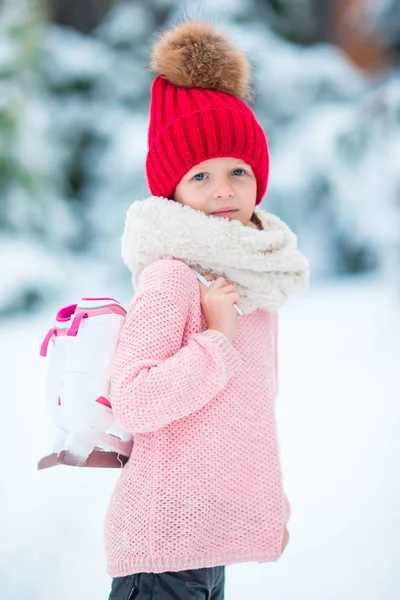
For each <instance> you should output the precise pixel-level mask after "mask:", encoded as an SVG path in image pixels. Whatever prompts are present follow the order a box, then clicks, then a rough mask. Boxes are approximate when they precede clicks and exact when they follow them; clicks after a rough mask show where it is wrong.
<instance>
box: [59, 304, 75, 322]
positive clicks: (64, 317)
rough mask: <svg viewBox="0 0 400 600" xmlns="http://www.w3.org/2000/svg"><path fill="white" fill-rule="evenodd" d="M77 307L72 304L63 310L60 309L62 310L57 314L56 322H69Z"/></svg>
mask: <svg viewBox="0 0 400 600" xmlns="http://www.w3.org/2000/svg"><path fill="white" fill-rule="evenodd" d="M76 307H77V305H76V304H70V305H69V306H64V307H63V308H60V310H59V311H58V313H57V314H56V321H61V322H62V321H69V319H70V317H71V315H73V314H74V312H75V309H76Z"/></svg>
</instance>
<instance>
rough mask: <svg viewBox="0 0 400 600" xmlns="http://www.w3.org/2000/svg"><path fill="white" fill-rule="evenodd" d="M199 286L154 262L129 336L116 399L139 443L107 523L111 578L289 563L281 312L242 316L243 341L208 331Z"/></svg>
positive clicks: (118, 367)
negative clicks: (280, 412)
mask: <svg viewBox="0 0 400 600" xmlns="http://www.w3.org/2000/svg"><path fill="white" fill-rule="evenodd" d="M199 285H200V284H199V282H198V280H197V278H196V275H195V273H194V271H193V270H192V269H191V268H190V267H189V266H188V265H186V264H185V263H184V262H182V261H180V260H174V259H161V260H158V261H155V262H153V263H152V264H150V265H149V266H148V267H146V268H145V269H144V270H143V272H142V274H141V276H140V279H139V282H138V286H137V289H136V294H135V297H134V299H133V301H132V303H131V306H130V307H129V310H128V314H127V317H126V322H125V324H124V327H123V329H122V332H121V338H120V342H119V345H118V349H117V354H116V360H115V363H114V366H113V374H112V380H111V404H112V406H113V411H114V414H115V416H116V418H117V419H118V420H119V421H120V423H121V425H122V426H123V427H124V428H125V429H127V430H128V431H131V432H132V433H133V434H134V446H133V451H132V456H131V458H130V460H129V461H128V462H127V464H126V465H125V467H124V468H123V469H122V471H121V474H120V477H119V479H118V481H117V484H116V486H115V488H114V490H113V493H112V496H111V500H110V504H109V507H108V510H107V514H106V518H105V523H104V536H105V549H106V558H107V565H108V572H109V574H110V576H111V577H118V576H123V575H128V574H133V573H137V572H153V573H160V572H163V571H180V570H184V569H197V568H202V567H212V566H218V565H228V564H233V563H241V562H251V561H257V562H267V561H276V560H278V559H279V557H280V556H281V546H282V538H283V529H284V523H285V522H287V520H288V519H289V516H290V505H289V503H288V501H287V498H286V496H285V494H284V492H283V485H282V474H281V466H280V455H279V452H280V451H279V441H278V438H277V428H276V421H275V414H274V404H275V399H276V396H277V391H278V384H277V371H278V366H277V328H278V313H277V312H268V311H265V310H261V309H258V310H256V311H254V312H253V313H251V314H248V315H244V316H240V317H239V330H238V334H237V336H236V338H235V339H234V341H233V343H231V342H230V340H229V339H228V338H227V337H226V336H225V335H224V334H223V333H221V332H219V331H216V330H212V329H207V322H206V319H205V315H204V312H203V311H202V308H201V304H200V289H199Z"/></svg>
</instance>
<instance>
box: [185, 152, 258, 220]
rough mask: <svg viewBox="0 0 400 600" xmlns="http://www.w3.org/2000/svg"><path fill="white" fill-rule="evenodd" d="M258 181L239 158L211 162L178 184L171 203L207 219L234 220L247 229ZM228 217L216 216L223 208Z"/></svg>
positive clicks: (190, 172) (192, 170)
mask: <svg viewBox="0 0 400 600" xmlns="http://www.w3.org/2000/svg"><path fill="white" fill-rule="evenodd" d="M256 195H257V180H256V178H255V175H254V173H253V170H252V168H251V167H250V166H249V165H248V164H247V163H245V162H244V161H242V160H241V159H240V158H231V157H227V158H211V159H209V160H205V161H204V162H201V163H199V164H198V165H196V166H195V167H193V168H192V169H191V170H190V171H188V172H187V173H186V175H184V176H183V177H182V179H181V181H180V182H179V183H178V185H177V187H176V189H175V192H174V199H175V200H176V201H177V202H179V203H180V204H188V205H189V206H191V207H192V208H194V209H195V210H201V211H203V212H204V213H206V214H207V215H213V216H215V217H220V218H221V217H227V218H228V219H230V220H232V219H237V220H239V221H241V222H242V224H243V225H247V224H248V223H249V221H250V217H251V215H252V214H253V211H254V207H255V205H256ZM226 207H229V208H231V209H233V212H230V213H220V214H218V213H215V211H218V210H221V209H222V208H226Z"/></svg>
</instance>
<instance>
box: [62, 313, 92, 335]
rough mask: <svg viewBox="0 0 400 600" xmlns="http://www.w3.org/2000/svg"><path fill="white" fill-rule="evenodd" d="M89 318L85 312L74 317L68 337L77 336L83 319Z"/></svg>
mask: <svg viewBox="0 0 400 600" xmlns="http://www.w3.org/2000/svg"><path fill="white" fill-rule="evenodd" d="M87 316H88V315H87V313H85V312H81V313H79V314H78V315H76V316H75V317H74V320H73V321H72V324H71V326H70V328H69V329H68V333H67V335H70V336H76V335H77V333H78V331H79V326H80V324H81V321H82V319H85V318H86V317H87Z"/></svg>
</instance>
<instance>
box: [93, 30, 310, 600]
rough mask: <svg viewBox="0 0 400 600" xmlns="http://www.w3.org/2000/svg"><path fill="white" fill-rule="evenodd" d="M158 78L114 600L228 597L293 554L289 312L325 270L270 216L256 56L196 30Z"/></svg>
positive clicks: (140, 210)
mask: <svg viewBox="0 0 400 600" xmlns="http://www.w3.org/2000/svg"><path fill="white" fill-rule="evenodd" d="M152 69H153V70H154V71H156V72H157V73H158V75H157V76H156V78H155V80H154V81H153V85H152V90H151V108H150V125H149V138H148V142H149V149H148V155H147V160H146V172H147V178H148V183H149V187H150V191H151V193H152V196H151V197H149V198H147V199H146V200H139V201H135V202H134V203H133V204H132V205H131V207H130V208H129V210H128V213H127V217H126V222H125V229H124V233H123V237H122V256H123V259H124V261H125V263H126V264H127V266H128V267H129V268H130V270H131V272H132V281H133V285H134V288H135V297H134V299H133V301H132V303H131V305H130V307H129V310H128V314H127V317H126V321H125V324H124V327H123V329H122V332H121V337H120V341H119V345H118V348H117V354H116V358H115V363H114V365H113V374H112V379H111V404H112V406H113V411H114V414H115V417H116V418H117V420H118V421H119V422H120V424H121V425H122V426H123V427H124V428H125V429H126V430H128V431H131V432H132V433H133V434H134V446H133V451H132V455H131V457H130V459H129V461H128V462H127V463H126V465H125V467H124V468H123V470H122V471H121V475H120V478H119V480H118V482H117V484H116V486H115V489H114V491H113V494H112V497H111V500H110V504H109V508H108V511H107V515H106V520H105V527H104V533H105V548H106V557H107V564H108V572H109V574H110V576H111V577H112V578H113V580H112V586H111V593H110V596H109V600H133V599H140V600H150V599H154V600H155V599H156V598H157V599H159V600H169V599H176V600H189V599H196V600H200V599H201V600H206V599H212V600H220V599H222V598H223V597H224V578H225V572H224V566H225V565H227V564H234V563H241V562H251V561H257V562H260V563H261V562H268V561H277V560H278V559H279V558H280V556H281V554H282V552H283V550H284V548H285V545H286V543H287V541H288V532H287V529H286V523H287V521H288V519H289V516H290V505H289V502H288V500H287V498H286V496H285V494H284V490H283V483H282V474H281V467H280V455H279V453H280V451H279V441H278V438H277V429H276V421H275V412H274V408H275V402H276V397H277V393H278V357H277V350H278V341H277V340H278V337H277V336H278V312H277V311H278V309H279V308H280V307H281V306H282V305H283V303H284V302H285V301H286V299H287V298H288V296H289V295H291V294H294V293H297V292H300V291H302V290H305V289H306V288H307V286H308V278H309V267H308V262H307V260H306V258H305V257H304V256H303V255H302V254H301V253H300V252H299V250H298V249H297V247H296V241H297V240H296V236H295V235H294V234H293V233H292V231H291V230H290V229H289V227H288V226H287V225H286V224H285V223H283V222H282V221H281V220H280V219H279V218H278V217H277V216H274V215H272V214H270V213H266V212H263V211H261V210H260V209H258V208H256V207H257V205H258V204H259V203H260V202H261V200H262V198H263V196H264V193H265V191H266V186H267V179H268V171H269V156H268V147H267V140H266V137H265V134H264V132H263V130H262V128H261V127H260V125H259V123H258V122H257V120H256V118H255V116H254V114H253V112H252V111H251V109H250V108H249V106H248V105H247V104H246V102H245V99H246V98H248V97H249V90H248V80H249V72H250V69H249V63H248V62H247V61H246V59H245V58H244V56H243V55H242V54H241V53H240V52H239V50H237V49H236V48H235V46H233V45H232V43H231V42H230V40H229V38H227V37H226V36H225V35H224V34H221V33H219V32H217V31H216V30H215V29H213V28H212V26H210V25H209V24H207V23H196V22H190V21H187V22H184V23H182V24H180V25H178V26H177V27H175V28H174V29H173V30H172V31H169V32H167V33H166V34H165V35H164V36H163V37H162V38H161V40H160V41H159V42H158V43H157V44H156V45H155V46H154V48H153V54H152ZM198 274H200V275H203V276H204V277H205V279H207V280H208V282H209V284H208V285H205V284H204V283H202V282H200V280H199V278H198ZM237 307H238V308H239V309H240V312H238V310H237ZM260 597H261V596H260Z"/></svg>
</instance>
